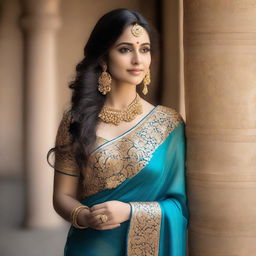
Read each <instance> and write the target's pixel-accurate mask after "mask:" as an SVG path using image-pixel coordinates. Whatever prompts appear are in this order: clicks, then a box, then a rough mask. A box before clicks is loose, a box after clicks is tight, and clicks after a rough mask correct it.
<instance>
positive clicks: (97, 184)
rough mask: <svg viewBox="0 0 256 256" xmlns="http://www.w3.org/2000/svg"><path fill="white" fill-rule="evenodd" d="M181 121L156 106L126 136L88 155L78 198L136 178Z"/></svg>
mask: <svg viewBox="0 0 256 256" xmlns="http://www.w3.org/2000/svg"><path fill="white" fill-rule="evenodd" d="M182 122H183V119H182V117H181V116H180V114H179V113H178V112H176V111H175V110H174V109H171V108H168V107H164V106H162V105H158V107H157V108H155V111H152V112H151V114H150V115H148V117H147V118H146V119H143V122H141V123H140V125H137V126H135V128H133V129H132V130H131V131H130V132H129V133H125V134H123V136H122V137H118V139H114V140H113V141H111V142H110V143H105V145H104V146H103V147H101V148H100V149H99V150H97V151H96V152H94V153H93V154H91V156H90V159H89V162H88V166H87V168H86V170H84V172H83V173H82V174H83V177H84V179H83V182H82V185H81V186H82V187H83V189H81V191H82V195H81V198H86V197H90V196H92V195H94V194H97V193H98V192H101V191H103V190H106V189H114V188H116V187H117V186H119V185H121V184H122V183H123V182H124V181H126V180H127V179H129V178H132V177H134V176H135V175H137V174H138V173H139V172H140V171H141V170H143V169H144V167H145V166H146V165H147V164H148V163H149V162H150V160H151V158H152V156H153V153H154V152H155V150H156V149H157V148H158V147H159V146H160V145H161V144H162V143H163V142H164V141H165V139H166V138H167V137H168V136H169V134H170V133H171V132H172V131H173V130H174V129H175V128H176V127H177V126H178V125H179V124H180V123H182Z"/></svg>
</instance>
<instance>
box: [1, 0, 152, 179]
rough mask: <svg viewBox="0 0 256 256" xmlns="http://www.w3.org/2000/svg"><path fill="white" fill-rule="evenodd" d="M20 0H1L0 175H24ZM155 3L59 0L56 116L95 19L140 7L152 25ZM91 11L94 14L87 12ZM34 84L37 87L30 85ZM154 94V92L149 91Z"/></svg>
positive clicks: (65, 100) (64, 103)
mask: <svg viewBox="0 0 256 256" xmlns="http://www.w3.org/2000/svg"><path fill="white" fill-rule="evenodd" d="M20 2H22V1H19V0H8V1H6V0H0V8H1V10H0V15H1V17H0V56H1V58H0V60H1V69H0V77H1V86H0V116H1V126H0V134H1V135H0V136H1V137H0V177H10V176H20V177H22V175H23V157H22V154H23V150H22V149H23V141H22V140H23V125H24V120H23V114H24V113H23V110H22V108H23V96H24V93H25V92H24V90H23V87H24V85H23V82H22V81H23V39H22V32H21V29H20V27H19V17H20V14H21V11H22V6H21V4H20ZM154 5H155V1H154V0H149V1H147V4H145V1H142V0H139V1H138V0H129V1H128V0H112V1H104V0H86V1H85V0H72V1H70V0H62V2H61V10H60V13H61V19H62V26H61V28H60V29H59V30H58V32H57V33H58V37H57V44H58V45H57V72H58V74H57V80H58V99H57V100H58V118H60V115H61V112H62V111H63V109H64V108H65V107H66V106H67V105H68V104H69V100H70V92H71V90H70V89H69V88H68V83H69V82H70V81H71V80H72V78H73V76H74V74H75V72H74V71H75V66H76V64H77V63H78V62H79V61H80V60H81V58H82V57H83V48H84V45H85V42H86V40H87V39H88V36H89V33H90V31H91V30H92V28H93V26H94V25H95V23H96V21H97V19H98V18H99V17H100V16H102V15H103V14H104V13H105V12H107V11H110V10H112V9H115V8H121V7H125V8H131V9H134V10H138V11H141V12H142V13H143V14H144V15H145V17H146V18H148V19H149V20H151V21H152V22H153V23H154V21H155V18H156V11H155V8H154ZM92 14H93V15H92ZM35 86H36V85H35ZM150 93H151V94H153V92H152V91H151V92H150Z"/></svg>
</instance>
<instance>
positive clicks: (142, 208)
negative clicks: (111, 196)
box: [127, 202, 162, 256]
mask: <svg viewBox="0 0 256 256" xmlns="http://www.w3.org/2000/svg"><path fill="white" fill-rule="evenodd" d="M130 204H131V206H132V217H131V220H130V229H129V232H128V242H127V255H128V256H138V255H140V256H141V255H147V256H157V255H158V250H159V237H160V227H161V218H162V212H161V207H160V205H159V203H158V202H131V203H130Z"/></svg>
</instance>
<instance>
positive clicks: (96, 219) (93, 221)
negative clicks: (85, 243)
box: [88, 212, 113, 226]
mask: <svg viewBox="0 0 256 256" xmlns="http://www.w3.org/2000/svg"><path fill="white" fill-rule="evenodd" d="M102 214H104V212H102V213H101V214H98V215H96V216H93V217H91V218H90V219H89V220H88V222H89V223H90V224H91V225H94V226H95V225H106V224H113V223H112V222H111V219H110V218H108V221H107V222H102V220H101V215H102Z"/></svg>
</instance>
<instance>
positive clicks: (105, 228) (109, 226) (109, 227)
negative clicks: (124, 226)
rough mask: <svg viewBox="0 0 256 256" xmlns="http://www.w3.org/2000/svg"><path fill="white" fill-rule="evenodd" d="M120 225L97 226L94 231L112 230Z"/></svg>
mask: <svg viewBox="0 0 256 256" xmlns="http://www.w3.org/2000/svg"><path fill="white" fill-rule="evenodd" d="M120 226H121V224H114V225H104V226H100V227H99V226H98V227H96V228H95V229H97V230H107V229H114V228H118V227H120Z"/></svg>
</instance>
